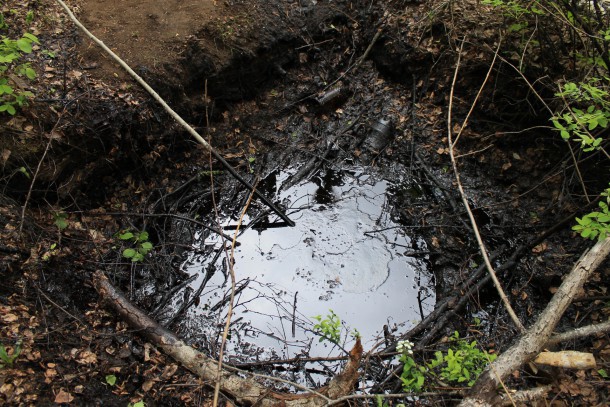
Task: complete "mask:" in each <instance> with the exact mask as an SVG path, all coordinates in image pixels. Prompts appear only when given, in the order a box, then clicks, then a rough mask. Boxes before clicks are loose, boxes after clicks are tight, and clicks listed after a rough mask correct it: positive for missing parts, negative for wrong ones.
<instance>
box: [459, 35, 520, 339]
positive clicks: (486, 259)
mask: <svg viewBox="0 0 610 407" xmlns="http://www.w3.org/2000/svg"><path fill="white" fill-rule="evenodd" d="M464 42H465V41H464V40H462V43H461V45H460V48H459V50H458V60H457V62H456V64H455V72H454V75H453V81H452V83H451V90H450V93H449V112H448V117H447V137H448V142H449V156H450V157H451V165H452V166H453V172H454V174H455V179H456V182H457V187H458V190H459V192H460V195H461V197H462V202H463V203H464V207H465V208H466V212H467V213H468V217H469V219H470V223H471V224H472V228H473V231H474V234H475V237H476V239H477V242H478V244H479V249H480V251H481V255H482V256H483V260H484V262H485V265H486V266H487V271H488V272H489V275H490V276H491V279H492V281H493V283H494V285H495V287H496V290H497V291H498V294H499V295H500V298H501V299H502V302H503V303H504V306H505V307H506V310H507V312H508V314H509V316H510V317H511V319H512V320H513V322H514V324H515V325H516V326H517V328H518V329H519V331H520V332H522V333H523V332H525V328H524V327H523V324H522V323H521V321H520V320H519V318H518V317H517V314H516V313H515V311H514V310H513V307H512V306H511V305H510V302H509V301H508V297H507V296H506V294H505V293H504V289H503V288H502V285H501V284H500V281H499V280H498V277H497V276H496V273H495V271H494V269H493V266H492V265H491V261H490V260H489V255H488V254H487V248H486V247H485V243H483V239H482V238H481V234H480V232H479V228H478V226H477V222H476V220H475V218H474V215H473V213H472V210H471V209H470V204H469V203H468V198H467V197H466V193H465V192H464V187H463V186H462V182H461V180H460V173H459V171H458V168H457V162H456V159H455V146H456V144H457V142H458V140H459V138H460V135H461V134H462V131H463V130H464V128H465V127H466V125H467V124H468V118H469V117H470V114H471V113H472V111H473V109H474V107H475V105H476V103H477V101H478V99H479V96H480V95H481V92H482V91H483V88H484V87H485V84H486V83H487V80H488V79H489V76H490V75H491V72H492V69H493V67H494V64H495V62H496V56H497V55H498V51H499V50H500V44H498V48H496V52H495V54H494V58H493V60H492V62H491V65H490V66H489V70H488V71H487V75H486V76H485V79H484V80H483V83H482V85H481V88H480V89H479V92H478V93H477V96H476V98H475V100H474V102H473V103H472V105H471V107H470V110H469V112H468V115H467V116H466V118H465V119H464V121H463V122H462V126H461V127H460V130H459V132H458V134H457V136H456V138H455V141H454V139H453V129H452V122H451V119H452V112H453V94H454V91H455V83H456V81H457V76H458V72H459V70H460V62H461V56H462V50H463V48H464Z"/></svg>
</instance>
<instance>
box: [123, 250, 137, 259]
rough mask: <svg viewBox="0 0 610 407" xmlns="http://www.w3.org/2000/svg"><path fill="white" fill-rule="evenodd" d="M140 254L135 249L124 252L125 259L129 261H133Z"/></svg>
mask: <svg viewBox="0 0 610 407" xmlns="http://www.w3.org/2000/svg"><path fill="white" fill-rule="evenodd" d="M136 254H138V252H136V250H135V249H125V250H123V257H125V258H127V259H133V258H134V257H135V256H136Z"/></svg>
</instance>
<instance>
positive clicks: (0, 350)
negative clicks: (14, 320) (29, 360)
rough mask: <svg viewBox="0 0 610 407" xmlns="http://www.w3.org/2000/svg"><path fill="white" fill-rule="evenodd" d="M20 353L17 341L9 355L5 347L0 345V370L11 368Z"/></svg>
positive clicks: (19, 343) (19, 345) (19, 344)
mask: <svg viewBox="0 0 610 407" xmlns="http://www.w3.org/2000/svg"><path fill="white" fill-rule="evenodd" d="M20 353H21V341H17V343H16V344H15V347H14V348H13V352H12V353H11V354H10V355H9V353H8V351H7V350H6V347H4V345H2V344H0V361H1V362H2V363H0V368H2V369H4V368H5V367H9V368H10V367H13V364H14V363H15V360H17V358H18V357H19V354H20Z"/></svg>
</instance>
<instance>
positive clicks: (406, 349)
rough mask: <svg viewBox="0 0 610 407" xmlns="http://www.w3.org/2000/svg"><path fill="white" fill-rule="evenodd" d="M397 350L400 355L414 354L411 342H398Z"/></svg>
mask: <svg viewBox="0 0 610 407" xmlns="http://www.w3.org/2000/svg"><path fill="white" fill-rule="evenodd" d="M396 350H397V351H398V352H400V353H404V354H406V355H412V354H413V342H411V341H408V340H407V341H398V343H397V344H396Z"/></svg>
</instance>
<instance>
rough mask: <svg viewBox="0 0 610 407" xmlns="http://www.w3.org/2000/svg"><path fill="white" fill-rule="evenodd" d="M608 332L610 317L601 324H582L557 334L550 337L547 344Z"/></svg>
mask: <svg viewBox="0 0 610 407" xmlns="http://www.w3.org/2000/svg"><path fill="white" fill-rule="evenodd" d="M608 332H610V319H609V320H608V321H606V322H602V323H599V324H592V325H587V326H582V327H580V328H576V329H574V330H572V331H568V332H563V333H560V334H555V335H553V336H551V337H550V338H549V340H548V342H547V345H549V346H550V345H557V344H558V343H561V342H568V341H573V340H575V339H581V338H585V337H587V336H593V335H598V334H602V333H608Z"/></svg>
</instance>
